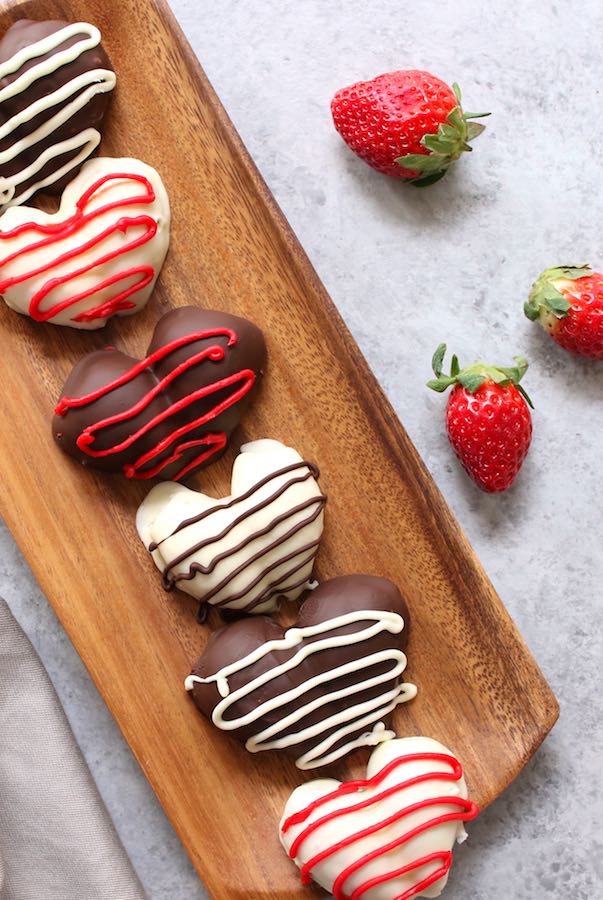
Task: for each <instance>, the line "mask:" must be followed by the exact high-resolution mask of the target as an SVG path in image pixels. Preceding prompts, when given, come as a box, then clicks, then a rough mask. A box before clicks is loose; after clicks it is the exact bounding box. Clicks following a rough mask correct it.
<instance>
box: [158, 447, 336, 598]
mask: <svg viewBox="0 0 603 900" xmlns="http://www.w3.org/2000/svg"><path fill="white" fill-rule="evenodd" d="M301 468H304V469H306V470H307V471H306V473H305V474H304V475H303V476H301V477H298V478H292V479H290V480H289V481H287V482H286V483H285V484H284V485H282V486H281V487H280V488H278V489H277V490H276V491H275V492H274V493H272V494H271V495H270V496H269V497H266V498H265V499H264V500H262V501H261V503H257V504H256V505H255V506H252V507H251V508H250V509H248V510H246V511H245V512H243V513H242V514H241V515H240V516H237V518H236V519H234V520H233V522H231V523H230V524H229V525H228V526H227V527H226V528H225V529H223V530H222V532H220V534H218V535H214V536H212V537H210V538H206V539H205V540H203V541H199V542H198V543H197V544H195V545H194V546H193V547H191V548H189V549H188V550H186V551H185V552H184V553H181V554H180V555H179V556H177V557H175V559H173V560H172V561H171V562H169V563H168V564H167V565H166V566H165V567H164V569H163V573H162V582H163V587H164V588H165V590H171V589H173V588H174V587H175V586H176V585H177V583H178V582H179V581H191V580H192V579H193V578H195V576H196V575H197V574H202V575H209V574H210V573H211V572H213V571H214V570H215V568H216V566H217V565H218V564H219V563H220V562H222V561H224V560H225V559H228V558H229V557H230V556H234V555H235V554H236V553H238V552H239V551H241V550H243V549H244V548H245V547H246V546H248V545H249V544H251V543H252V542H253V541H255V540H257V538H259V537H263V536H265V535H267V534H270V532H271V531H273V530H274V529H275V528H276V527H278V525H280V524H281V523H282V522H285V521H287V519H290V518H293V517H294V516H297V515H298V514H299V513H302V512H304V511H305V510H306V509H311V508H312V507H314V506H315V507H316V509H314V510H313V511H312V512H311V514H310V515H309V516H306V517H305V518H303V519H302V520H301V522H297V523H296V524H295V525H293V527H292V528H290V529H289V530H288V531H287V532H285V534H283V535H281V537H279V538H277V539H276V540H274V541H272V542H271V543H270V544H268V545H267V546H266V547H262V548H261V549H260V550H259V551H258V552H257V553H255V554H254V555H253V556H251V557H250V558H249V559H247V560H244V562H243V563H241V565H239V566H237V568H236V569H235V570H233V571H232V572H229V573H228V575H227V576H226V577H225V578H224V579H223V580H222V581H221V582H220V583H219V584H218V585H217V586H216V587H214V588H213V589H212V590H211V591H209V592H208V593H207V594H206V595H205V596H204V597H203V598H202V602H210V601H211V598H213V597H215V596H217V595H218V594H219V593H220V592H222V591H223V590H225V589H226V588H227V587H228V584H229V583H230V582H231V581H233V580H234V579H235V578H237V577H238V576H239V575H240V574H241V573H242V572H243V571H245V569H246V568H248V567H249V566H250V565H252V564H253V563H254V562H257V560H258V559H261V558H262V557H263V556H266V555H267V554H269V553H271V552H272V551H273V550H275V549H276V548H277V547H279V546H281V545H282V544H285V543H286V542H287V541H289V540H290V539H291V538H292V537H294V536H295V535H296V534H297V533H298V532H300V531H303V530H304V528H306V527H308V526H309V525H311V524H312V522H314V521H315V520H316V519H317V518H318V517H319V516H320V514H321V513H322V511H323V509H324V506H325V503H326V500H327V498H326V496H325V495H324V494H318V495H317V496H315V497H310V498H308V499H307V500H305V501H304V502H303V503H299V504H297V506H294V507H292V508H291V509H289V510H287V511H286V512H285V513H283V514H281V515H279V516H276V517H275V518H274V519H272V521H271V522H269V524H268V525H266V526H265V527H264V528H261V529H258V530H257V531H254V532H252V533H251V534H250V535H248V536H247V537H245V538H244V539H243V540H242V541H240V542H239V543H238V544H237V545H236V546H235V547H231V548H229V549H228V550H225V551H224V552H223V553H220V554H218V555H217V556H215V557H214V558H213V559H212V560H211V562H210V563H209V564H208V565H207V566H203V565H202V564H201V563H197V562H193V563H191V565H190V566H189V569H188V572H186V573H182V574H180V575H174V574H173V573H172V570H173V569H174V568H175V567H176V566H178V565H180V564H181V563H183V562H185V560H187V559H188V558H189V557H190V556H192V555H194V554H195V553H197V552H199V551H200V550H203V549H204V548H206V547H208V546H210V545H211V544H214V543H217V542H219V541H221V540H223V539H224V538H225V537H227V536H228V534H229V533H230V532H231V531H232V530H233V529H234V528H236V527H237V526H238V525H240V524H241V523H242V522H244V521H245V520H246V519H248V518H250V517H251V516H253V515H255V514H256V513H258V512H260V511H261V510H262V509H265V508H266V507H268V506H270V505H271V504H272V503H273V502H275V501H276V500H278V499H279V498H280V497H282V496H283V494H285V493H286V491H287V490H289V488H291V487H293V486H294V485H296V484H300V483H302V482H304V481H307V480H308V479H309V478H317V477H318V475H319V471H318V468H317V467H316V466H315V465H313V464H312V463H307V462H299V463H294V464H292V465H290V466H286V467H284V468H282V469H279V470H277V471H276V472H272V473H271V474H270V475H268V476H266V477H265V478H263V479H262V480H261V481H259V482H257V484H255V485H253V487H252V488H250V489H249V490H248V491H247V492H246V493H245V494H242V495H241V496H239V497H236V498H233V499H232V500H230V501H229V502H228V503H224V504H221V505H219V506H215V507H213V508H212V509H211V510H205V511H204V512H202V513H200V514H199V515H198V516H193V517H192V518H190V519H186V520H185V521H184V522H181V523H180V525H179V526H178V528H176V530H175V531H173V532H172V535H174V534H177V533H178V532H179V531H181V530H182V529H183V528H185V527H187V526H189V525H194V524H197V523H198V522H200V521H202V520H203V519H205V518H207V516H209V515H211V514H212V513H214V512H215V511H217V510H222V509H229V508H231V507H233V506H234V505H235V504H237V503H240V502H241V501H242V500H246V499H249V498H250V497H252V496H253V494H254V493H256V492H257V491H258V490H259V489H260V488H261V487H263V486H265V485H266V484H268V483H269V482H270V481H273V480H274V479H276V478H279V477H281V476H283V475H286V474H289V473H290V472H294V471H297V470H298V469H301ZM172 535H170V537H171V536H172ZM163 540H167V538H164V539H163ZM161 543H163V541H160V542H158V543H152V544H151V545H150V546H149V550H151V551H152V550H156V549H157V548H158V546H159V544H161ZM318 544H319V541H312V542H310V543H308V544H304V545H303V546H302V547H299V548H296V549H295V550H293V551H291V552H290V553H288V554H287V555H285V556H283V557H280V558H278V559H277V560H275V561H274V562H273V563H271V564H270V565H269V566H267V567H266V568H265V569H263V570H262V571H261V572H260V574H259V575H258V576H256V578H255V579H254V580H253V581H252V582H251V583H249V584H248V585H246V586H245V587H244V588H243V589H241V590H240V591H239V592H238V593H236V594H234V595H228V594H227V595H226V597H224V598H223V599H222V600H220V601H218V602H217V603H215V604H214V605H216V606H225V605H227V604H230V603H232V602H235V601H236V600H240V599H241V598H242V597H244V596H245V595H246V594H248V593H249V592H250V591H252V590H253V589H254V587H256V586H257V585H258V584H259V583H260V582H261V581H263V579H264V578H265V577H266V575H267V574H268V573H269V572H271V571H272V570H274V569H276V568H279V567H280V566H282V565H283V564H284V563H286V562H288V561H290V560H294V559H297V558H299V556H301V555H302V554H307V553H308V551H311V552H310V553H309V555H308V556H305V557H304V559H303V560H302V562H301V563H298V564H296V565H294V566H293V568H291V569H289V570H288V571H287V572H286V573H284V574H283V575H281V576H280V577H279V578H278V579H276V580H275V581H273V582H271V583H270V584H269V585H267V586H266V588H265V589H264V591H263V592H262V593H260V594H259V596H258V597H254V598H253V599H252V600H250V601H249V603H248V604H246V606H245V607H244V609H246V610H248V611H249V610H251V609H253V608H255V607H256V606H258V605H260V604H261V603H264V602H267V601H268V600H269V599H271V598H272V597H273V596H276V595H277V594H285V593H287V592H288V591H291V590H294V589H295V588H297V587H300V586H301V585H302V584H303V583H304V582H305V581H306V580H307V579H306V578H302V579H300V580H298V581H296V582H294V583H292V584H289V585H286V584H285V586H283V582H286V580H287V579H289V578H292V577H293V576H294V575H296V574H297V573H298V572H299V571H300V570H302V569H303V568H305V566H306V565H308V563H310V562H311V561H312V559H313V558H314V554H315V552H316V549H317V547H318Z"/></svg>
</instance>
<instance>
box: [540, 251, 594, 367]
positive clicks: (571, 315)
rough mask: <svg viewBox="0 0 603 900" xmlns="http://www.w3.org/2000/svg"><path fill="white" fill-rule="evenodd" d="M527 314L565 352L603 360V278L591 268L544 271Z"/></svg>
mask: <svg viewBox="0 0 603 900" xmlns="http://www.w3.org/2000/svg"><path fill="white" fill-rule="evenodd" d="M524 312H525V314H526V316H527V317H528V319H531V320H532V321H536V319H539V320H540V324H541V325H542V327H543V328H544V330H545V331H548V333H549V334H550V336H551V337H552V338H553V340H554V341H557V343H558V344H559V346H560V347H563V348H564V349H565V350H570V351H571V352H572V353H578V354H579V355H580V356H588V357H590V358H591V359H603V275H602V274H601V273H600V272H593V270H592V269H591V268H590V266H557V267H556V268H554V269H545V270H544V272H542V274H541V275H539V277H538V278H537V279H536V281H535V282H534V284H533V285H532V290H531V291H530V296H529V299H528V302H527V303H526V304H525V306H524Z"/></svg>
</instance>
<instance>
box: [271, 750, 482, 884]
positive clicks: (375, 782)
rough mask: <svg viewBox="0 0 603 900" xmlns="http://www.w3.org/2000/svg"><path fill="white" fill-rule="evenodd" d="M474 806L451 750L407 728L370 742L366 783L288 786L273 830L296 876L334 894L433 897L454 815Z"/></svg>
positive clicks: (458, 822)
mask: <svg viewBox="0 0 603 900" xmlns="http://www.w3.org/2000/svg"><path fill="white" fill-rule="evenodd" d="M478 812H479V810H478V808H477V806H476V804H475V803H473V802H472V801H471V800H469V799H468V794H467V785H466V784H465V779H464V777H463V768H462V766H461V764H460V763H459V761H458V759H457V758H456V757H455V756H454V754H453V753H451V752H450V750H448V749H447V748H446V747H444V746H443V745H442V744H440V743H439V742H438V741H434V740H433V739H432V738H427V737H419V736H417V737H407V738H400V739H398V740H393V741H387V743H385V744H381V745H380V746H379V747H377V749H376V750H374V751H373V753H372V755H371V758H370V760H369V763H368V767H367V780H366V781H348V782H344V783H341V782H339V781H335V780H334V779H332V778H322V779H320V780H319V781H310V782H308V783H307V784H302V785H301V786H300V787H298V788H296V790H295V791H293V793H292V794H291V796H290V797H289V800H288V801H287V805H286V807H285V812H284V815H283V818H282V820H281V824H280V829H279V831H280V838H281V842H282V844H283V846H284V847H285V850H286V851H287V852H288V854H289V856H290V857H291V859H293V860H295V862H296V864H297V865H298V866H299V868H300V869H301V873H302V881H303V883H304V884H308V883H309V882H310V881H316V882H317V883H318V884H320V885H322V887H324V888H325V889H326V890H327V891H329V893H331V894H332V895H333V896H334V897H335V898H336V900H360V898H362V900H392V898H396V900H410V898H411V897H439V896H440V894H441V892H442V891H443V890H444V887H445V886H446V882H447V880H448V873H449V871H450V866H451V865H452V848H453V847H454V843H455V841H458V842H459V843H461V842H462V841H464V840H465V838H466V837H467V834H466V832H465V829H464V827H463V823H464V822H468V821H470V820H471V819H475V817H476V816H477V814H478Z"/></svg>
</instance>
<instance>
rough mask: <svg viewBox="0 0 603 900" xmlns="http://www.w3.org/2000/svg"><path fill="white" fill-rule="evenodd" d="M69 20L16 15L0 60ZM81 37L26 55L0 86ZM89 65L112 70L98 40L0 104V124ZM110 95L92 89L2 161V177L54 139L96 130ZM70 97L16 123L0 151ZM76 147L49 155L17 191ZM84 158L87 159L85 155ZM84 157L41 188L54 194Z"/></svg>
mask: <svg viewBox="0 0 603 900" xmlns="http://www.w3.org/2000/svg"><path fill="white" fill-rule="evenodd" d="M68 24H69V22H63V21H59V20H54V21H46V22H34V21H32V20H31V19H20V20H19V21H18V22H15V24H14V25H13V26H12V27H11V28H9V30H8V31H7V32H6V34H5V35H4V37H3V38H2V40H0V64H1V63H4V62H6V61H7V60H9V59H10V58H11V57H12V56H14V54H15V53H18V51H19V50H22V49H23V48H24V47H29V46H30V45H31V44H35V43H36V42H37V41H40V40H42V39H43V38H45V37H48V35H50V34H54V33H55V32H56V31H60V30H61V28H64V27H65V26H66V25H68ZM81 37H82V36H81V35H74V36H73V37H71V38H69V39H68V40H66V41H64V42H63V43H62V44H60V45H59V47H57V48H56V49H55V50H53V51H52V52H51V53H47V54H45V55H44V56H39V57H36V58H35V59H32V60H29V61H28V62H26V63H25V64H24V65H23V66H21V67H20V68H19V69H18V70H17V71H16V72H14V73H12V74H11V75H7V76H6V77H5V78H2V79H0V89H3V88H5V87H7V86H8V85H9V84H12V82H13V81H16V79H17V78H19V77H20V76H21V75H23V73H24V72H26V71H27V70H28V69H30V68H31V67H32V66H35V65H38V64H39V63H40V62H42V61H44V60H46V59H49V58H50V57H51V56H53V55H54V54H55V53H56V52H59V51H62V50H64V49H66V48H68V47H71V46H72V45H73V44H75V43H77V41H78V40H81ZM91 69H110V70H111V71H114V70H113V66H112V65H111V61H110V59H109V57H108V56H107V54H106V53H105V51H104V50H103V48H102V45H101V44H99V45H98V46H97V47H92V48H91V49H90V50H85V51H84V52H83V53H81V54H80V55H79V57H78V58H77V59H75V60H73V62H71V63H67V64H66V65H64V66H60V67H59V68H58V69H57V70H56V71H55V72H52V73H50V74H49V75H47V76H46V77H44V78H39V79H37V80H36V81H34V82H33V84H31V85H30V86H29V87H28V88H27V89H26V90H25V91H22V92H21V93H18V94H17V95H16V96H15V97H10V98H8V99H7V100H4V102H2V103H0V125H2V124H4V123H5V122H6V121H8V119H11V118H12V117H13V116H15V115H17V113H19V112H21V111H22V110H23V109H26V108H27V107H29V106H31V104H32V103H35V102H36V100H39V99H40V98H42V97H45V96H47V95H48V94H51V93H53V92H54V91H56V90H58V89H59V88H61V87H62V86H63V85H65V84H67V82H69V81H71V80H72V79H73V78H76V77H77V76H78V75H81V74H82V73H83V72H88V71H90V70H91ZM111 94H112V91H108V92H105V93H98V94H95V95H94V97H92V98H91V99H90V100H89V101H88V103H86V105H85V106H83V107H82V109H80V110H78V111H77V112H76V113H75V114H74V115H73V116H71V117H70V118H69V119H68V120H67V121H66V122H64V123H63V124H62V125H60V126H59V127H58V128H57V129H56V130H55V131H53V132H51V134H50V135H48V136H47V137H46V138H44V139H43V140H41V141H38V142H37V143H35V144H33V146H31V147H30V148H29V149H26V150H23V151H22V152H21V153H19V154H18V155H17V156H16V157H15V158H14V159H11V160H9V161H7V162H5V163H2V164H1V165H0V177H4V178H6V177H9V176H11V175H14V174H15V173H17V172H20V171H21V170H23V169H25V168H27V166H29V165H31V163H33V162H35V161H36V159H38V157H39V156H41V154H42V153H43V152H44V151H45V150H46V149H47V148H48V147H52V146H54V145H55V144H59V143H61V142H62V141H65V140H68V139H69V138H71V137H73V136H74V135H76V134H79V133H80V132H81V131H84V130H85V129H86V128H94V129H95V130H97V131H100V130H101V125H102V121H103V119H104V116H105V112H106V110H107V107H108V105H109V103H110V100H111ZM72 100H73V97H69V98H68V99H67V100H66V101H65V102H64V103H63V104H58V105H56V106H52V107H50V108H49V109H46V110H44V111H42V112H41V113H39V114H38V115H37V116H35V117H34V118H33V119H31V120H30V121H29V122H25V123H24V124H23V125H21V126H19V128H17V129H15V131H13V132H12V133H11V134H10V135H8V136H7V137H6V138H4V140H3V141H0V151H4V150H6V149H7V148H8V147H9V146H11V145H13V144H14V143H16V142H17V141H19V140H22V139H23V138H24V137H26V136H27V135H29V134H31V133H32V132H33V131H35V130H36V129H37V128H39V127H40V126H41V125H43V124H44V123H45V122H47V121H48V119H51V118H52V117H53V116H54V115H56V113H57V112H59V110H60V109H61V108H62V106H65V105H67V104H68V103H70V102H71V101H72ZM80 149H81V148H80V147H77V148H76V149H75V150H70V151H68V152H67V153H63V154H62V155H60V156H56V157H54V158H53V159H51V160H49V161H48V162H47V163H46V165H45V166H44V167H43V168H42V169H41V170H40V171H39V172H36V173H35V175H34V176H33V177H32V178H30V179H29V180H28V181H24V182H23V183H22V184H20V185H19V187H18V191H19V193H21V192H22V191H24V190H25V189H26V188H28V187H29V186H30V185H31V184H33V183H34V182H37V181H40V180H42V179H43V178H45V177H47V176H48V175H50V174H51V173H52V172H54V171H56V170H57V169H60V168H61V167H62V166H63V165H65V163H66V162H68V161H69V160H70V159H73V158H74V157H75V156H77V154H78V153H79V152H80ZM83 162H85V160H84V161H83ZM83 162H82V163H81V164H80V165H79V166H77V167H74V168H72V169H70V170H69V171H68V172H67V173H66V174H65V175H64V176H63V177H62V178H61V179H59V180H58V181H55V182H54V183H53V184H51V185H49V186H48V187H47V188H44V190H45V191H47V192H48V193H52V194H58V193H61V191H62V190H63V188H64V187H65V186H66V185H67V184H68V183H69V182H70V181H71V180H72V179H73V178H74V177H75V175H76V174H77V173H78V171H79V169H80V168H81V166H82V165H83Z"/></svg>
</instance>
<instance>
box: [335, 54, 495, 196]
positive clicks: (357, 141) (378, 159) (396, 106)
mask: <svg viewBox="0 0 603 900" xmlns="http://www.w3.org/2000/svg"><path fill="white" fill-rule="evenodd" d="M331 112H332V114H333V122H334V123H335V128H336V129H337V131H338V132H339V134H340V135H341V136H342V138H343V139H344V141H345V142H346V144H347V145H348V147H351V149H352V150H353V151H354V153H357V154H358V156H360V158H361V159H363V160H364V161H365V162H367V163H368V164H369V166H372V167H373V168H374V169H378V170H379V172H384V173H385V174H386V175H394V176H395V177H397V178H404V179H405V180H406V181H410V182H412V183H413V184H415V185H417V186H424V185H427V184H433V183H434V182H435V181H438V180H439V179H440V178H442V177H443V176H444V175H445V174H446V172H447V170H448V166H449V165H450V163H451V162H453V161H454V160H455V159H458V158H459V156H460V155H461V153H462V152H463V151H464V150H471V147H470V146H469V144H468V141H470V140H472V139H473V138H475V137H477V135H478V134H481V132H482V131H483V130H484V128H485V125H479V124H478V123H477V122H470V121H469V119H475V118H480V117H481V116H488V115H490V113H466V112H463V109H462V107H461V91H460V88H459V86H458V84H454V85H453V86H452V88H449V87H448V85H447V84H445V83H444V82H443V81H440V79H439V78H436V77H435V75H430V74H429V72H420V71H417V70H416V69H409V70H407V71H402V72H388V73H387V74H385V75H380V76H379V77H378V78H373V80H372V81H359V82H358V83H357V84H353V85H351V87H347V88H342V90H340V91H337V93H336V94H335V96H334V97H333V100H332V101H331Z"/></svg>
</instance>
